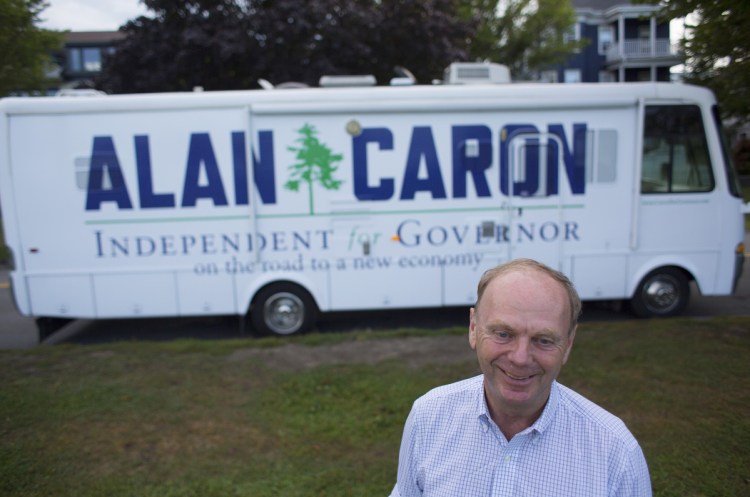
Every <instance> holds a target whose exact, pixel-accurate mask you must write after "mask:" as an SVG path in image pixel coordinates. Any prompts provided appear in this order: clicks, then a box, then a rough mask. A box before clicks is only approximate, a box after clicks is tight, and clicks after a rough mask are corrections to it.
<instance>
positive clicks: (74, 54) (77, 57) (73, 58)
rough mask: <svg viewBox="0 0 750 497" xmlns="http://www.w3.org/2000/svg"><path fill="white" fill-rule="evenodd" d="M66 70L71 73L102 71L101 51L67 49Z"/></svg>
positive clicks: (93, 48)
mask: <svg viewBox="0 0 750 497" xmlns="http://www.w3.org/2000/svg"><path fill="white" fill-rule="evenodd" d="M68 69H70V70H71V71H72V72H99V71H101V70H102V51H101V49H100V48H99V47H76V48H69V49H68Z"/></svg>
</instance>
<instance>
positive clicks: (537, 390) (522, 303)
mask: <svg viewBox="0 0 750 497" xmlns="http://www.w3.org/2000/svg"><path fill="white" fill-rule="evenodd" d="M569 316H570V311H569V303H568V297H567V293H566V292H565V290H564V289H563V287H562V285H561V284H560V283H559V282H557V281H555V280H554V279H552V278H551V277H550V276H548V275H546V274H544V273H541V272H539V271H535V270H523V271H513V272H510V273H507V274H504V275H500V276H497V277H496V278H495V279H494V280H492V281H490V283H489V285H488V286H487V288H486V289H485V292H484V294H483V296H482V299H481V301H480V302H479V303H478V304H477V307H476V308H474V309H471V314H470V317H471V320H470V324H469V343H470V344H471V347H472V349H474V350H476V352H477V358H478V359H479V366H480V368H481V370H482V372H483V373H484V378H485V379H484V383H485V394H486V396H487V403H488V407H489V409H490V413H491V414H492V417H493V419H495V420H496V421H497V420H498V419H499V418H502V417H506V416H509V417H515V418H518V417H527V418H530V419H531V420H532V421H531V422H533V420H534V419H536V417H537V416H539V414H540V413H541V411H542V409H543V408H544V405H545V404H546V402H547V399H548V398H549V393H550V388H551V384H552V381H553V380H554V379H555V378H557V375H558V374H559V373H560V369H561V368H562V366H563V364H565V362H566V361H567V360H568V355H569V354H570V349H571V347H572V345H573V339H574V337H575V330H573V332H572V333H570V335H569V334H568V329H569V327H570V318H569Z"/></svg>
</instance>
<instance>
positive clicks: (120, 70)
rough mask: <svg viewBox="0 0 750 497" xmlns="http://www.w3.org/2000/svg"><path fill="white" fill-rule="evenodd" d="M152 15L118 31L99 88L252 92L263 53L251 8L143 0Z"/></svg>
mask: <svg viewBox="0 0 750 497" xmlns="http://www.w3.org/2000/svg"><path fill="white" fill-rule="evenodd" d="M143 3H144V4H145V5H146V7H148V8H149V9H150V10H152V11H153V12H154V17H153V18H151V17H145V16H144V17H139V18H137V19H135V20H133V21H130V22H128V23H127V24H125V25H124V26H123V27H121V28H120V30H121V31H123V32H124V33H126V35H127V36H126V37H125V38H124V39H123V40H121V41H120V42H118V43H117V44H116V46H115V48H116V52H115V54H114V55H112V56H110V57H107V58H106V59H105V61H104V65H103V70H102V73H101V75H100V77H99V78H98V80H97V86H98V87H99V88H101V89H104V90H105V91H107V92H110V93H143V92H159V91H189V90H192V89H193V88H194V87H198V86H200V87H203V88H205V89H207V90H227V89H240V88H248V87H250V86H251V85H254V84H255V79H256V76H255V74H254V72H253V67H254V65H255V64H256V63H257V62H256V61H257V60H258V58H259V53H258V49H257V43H255V40H254V38H253V29H252V25H251V22H250V19H249V16H248V10H247V9H248V7H247V6H246V5H245V4H244V3H242V2H237V1H236V0H182V1H174V0H143Z"/></svg>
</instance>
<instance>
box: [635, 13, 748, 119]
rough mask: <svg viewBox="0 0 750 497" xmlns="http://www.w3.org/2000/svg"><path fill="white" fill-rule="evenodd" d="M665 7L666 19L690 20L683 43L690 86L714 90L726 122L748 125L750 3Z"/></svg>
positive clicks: (687, 79) (687, 23)
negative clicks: (732, 121) (730, 120)
mask: <svg viewBox="0 0 750 497" xmlns="http://www.w3.org/2000/svg"><path fill="white" fill-rule="evenodd" d="M641 3H643V1H642V0H641ZM648 3H650V2H648ZM661 4H662V5H663V6H664V9H663V11H662V16H664V17H665V18H667V19H673V18H680V17H684V18H685V36H684V38H683V39H682V40H681V46H682V50H683V51H684V53H685V56H686V59H687V62H686V72H685V81H686V82H688V83H693V84H698V85H703V86H707V87H709V88H711V89H712V90H713V91H714V93H716V96H717V98H718V100H719V102H720V104H721V107H722V112H723V113H724V116H725V117H735V118H738V119H740V120H744V121H746V120H748V119H749V118H750V30H748V29H747V27H748V25H750V3H748V2H738V1H734V0H663V1H662V2H661Z"/></svg>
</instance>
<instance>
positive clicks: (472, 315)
mask: <svg viewBox="0 0 750 497" xmlns="http://www.w3.org/2000/svg"><path fill="white" fill-rule="evenodd" d="M469 345H471V348H472V349H473V350H476V348H477V323H476V311H475V310H474V308H473V307H472V308H471V309H469Z"/></svg>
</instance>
